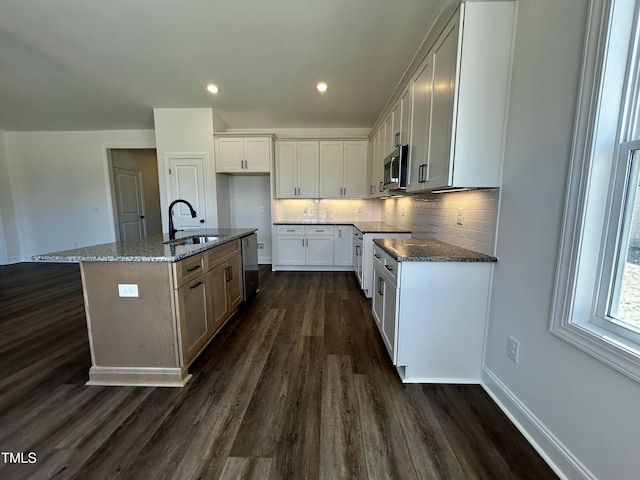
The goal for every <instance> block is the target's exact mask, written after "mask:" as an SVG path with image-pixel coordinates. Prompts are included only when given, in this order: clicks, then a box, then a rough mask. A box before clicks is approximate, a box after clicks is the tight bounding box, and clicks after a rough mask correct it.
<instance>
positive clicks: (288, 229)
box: [276, 225, 304, 235]
mask: <svg viewBox="0 0 640 480" xmlns="http://www.w3.org/2000/svg"><path fill="white" fill-rule="evenodd" d="M276 235H304V225H279V226H278V228H277V229H276Z"/></svg>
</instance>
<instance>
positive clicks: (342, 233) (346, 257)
mask: <svg viewBox="0 0 640 480" xmlns="http://www.w3.org/2000/svg"><path fill="white" fill-rule="evenodd" d="M333 264H334V265H340V266H345V267H351V266H353V227H352V226H351V225H336V230H335V235H334V237H333Z"/></svg>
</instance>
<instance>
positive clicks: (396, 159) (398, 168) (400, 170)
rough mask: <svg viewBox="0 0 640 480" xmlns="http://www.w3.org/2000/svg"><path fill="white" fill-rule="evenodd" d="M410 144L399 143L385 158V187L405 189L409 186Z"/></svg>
mask: <svg viewBox="0 0 640 480" xmlns="http://www.w3.org/2000/svg"><path fill="white" fill-rule="evenodd" d="M408 158H409V146H408V145H399V146H397V147H396V148H395V149H394V150H393V152H391V154H390V155H389V156H387V158H385V159H384V188H385V189H388V190H404V189H405V188H407V167H408V165H407V164H408Z"/></svg>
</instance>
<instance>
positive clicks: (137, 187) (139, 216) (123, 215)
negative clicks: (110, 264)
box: [113, 167, 147, 242]
mask: <svg viewBox="0 0 640 480" xmlns="http://www.w3.org/2000/svg"><path fill="white" fill-rule="evenodd" d="M113 181H114V184H115V192H116V208H117V211H118V230H119V232H120V241H123V242H128V241H130V240H135V239H136V238H140V237H145V236H146V235H147V223H146V220H145V214H144V187H143V185H144V183H143V181H142V172H141V171H139V170H130V169H126V168H118V167H114V168H113Z"/></svg>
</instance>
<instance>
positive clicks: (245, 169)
mask: <svg viewBox="0 0 640 480" xmlns="http://www.w3.org/2000/svg"><path fill="white" fill-rule="evenodd" d="M272 152H273V141H272V137H271V136H226V135H220V134H218V135H216V172H217V173H269V172H270V171H271V162H272V156H273V153H272Z"/></svg>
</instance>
